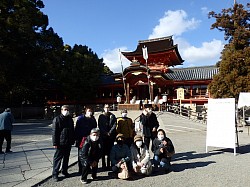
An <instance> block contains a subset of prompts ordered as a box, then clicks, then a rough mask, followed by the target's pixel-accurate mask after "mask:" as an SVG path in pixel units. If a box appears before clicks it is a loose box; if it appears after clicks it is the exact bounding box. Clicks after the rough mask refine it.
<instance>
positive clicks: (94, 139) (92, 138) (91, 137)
mask: <svg viewBox="0 0 250 187" xmlns="http://www.w3.org/2000/svg"><path fill="white" fill-rule="evenodd" d="M90 139H91V140H92V141H93V142H95V141H97V140H98V139H99V136H93V135H90Z"/></svg>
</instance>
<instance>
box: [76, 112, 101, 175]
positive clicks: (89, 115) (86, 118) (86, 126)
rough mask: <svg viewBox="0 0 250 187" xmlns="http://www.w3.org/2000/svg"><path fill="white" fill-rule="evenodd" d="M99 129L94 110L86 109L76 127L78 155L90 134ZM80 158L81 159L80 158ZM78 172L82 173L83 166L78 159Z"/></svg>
mask: <svg viewBox="0 0 250 187" xmlns="http://www.w3.org/2000/svg"><path fill="white" fill-rule="evenodd" d="M96 127H97V122H96V119H95V117H94V113H93V110H92V108H90V107H86V109H85V110H84V111H83V114H82V115H80V116H79V117H78V118H77V121H76V126H75V140H76V147H77V148H78V155H79V150H80V149H81V146H82V145H83V143H84V141H85V139H86V138H87V136H88V135H89V134H90V131H91V130H92V129H93V128H96ZM78 158H79V157H78ZM78 168H79V170H78V172H79V173H80V174H81V173H82V165H81V162H80V161H79V159H78Z"/></svg>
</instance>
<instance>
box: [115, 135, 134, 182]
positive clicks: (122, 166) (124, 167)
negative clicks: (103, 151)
mask: <svg viewBox="0 0 250 187" xmlns="http://www.w3.org/2000/svg"><path fill="white" fill-rule="evenodd" d="M116 142H117V144H115V145H114V146H113V147H112V149H111V152H110V161H111V166H112V170H113V172H114V173H115V174H116V177H118V178H121V179H127V178H129V174H128V172H129V171H131V166H132V165H131V152H130V149H129V147H128V146H127V145H126V144H125V143H124V135H123V134H118V135H117V136H116Z"/></svg>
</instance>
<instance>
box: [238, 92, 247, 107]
mask: <svg viewBox="0 0 250 187" xmlns="http://www.w3.org/2000/svg"><path fill="white" fill-rule="evenodd" d="M244 106H250V92H240V96H239V101H238V108H241V107H244Z"/></svg>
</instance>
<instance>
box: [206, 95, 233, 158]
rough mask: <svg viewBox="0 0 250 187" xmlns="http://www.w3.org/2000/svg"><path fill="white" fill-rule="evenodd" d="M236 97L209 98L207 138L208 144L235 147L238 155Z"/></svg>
mask: <svg viewBox="0 0 250 187" xmlns="http://www.w3.org/2000/svg"><path fill="white" fill-rule="evenodd" d="M235 130H236V128H235V99H234V98H225V99H208V111H207V140H206V152H208V150H207V148H208V146H211V147H223V148H233V149H234V155H236V145H235V143H236V131H235Z"/></svg>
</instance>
